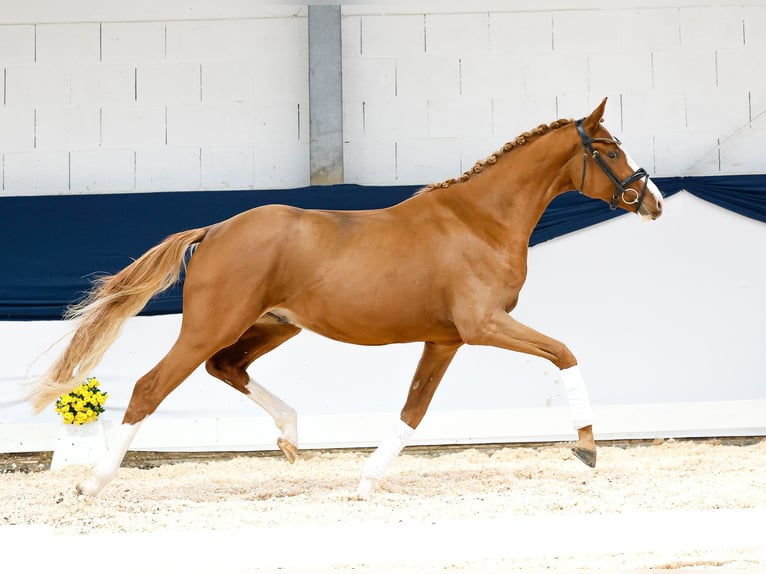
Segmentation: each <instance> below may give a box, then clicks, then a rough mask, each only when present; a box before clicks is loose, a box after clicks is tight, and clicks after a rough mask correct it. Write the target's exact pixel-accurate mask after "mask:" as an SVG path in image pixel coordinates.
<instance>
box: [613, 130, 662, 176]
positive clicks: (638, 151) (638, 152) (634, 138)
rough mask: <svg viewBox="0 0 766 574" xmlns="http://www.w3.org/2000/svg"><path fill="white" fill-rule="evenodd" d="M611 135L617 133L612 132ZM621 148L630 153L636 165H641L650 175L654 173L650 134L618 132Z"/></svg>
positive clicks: (653, 140) (653, 153)
mask: <svg viewBox="0 0 766 574" xmlns="http://www.w3.org/2000/svg"><path fill="white" fill-rule="evenodd" d="M612 133H613V135H617V134H615V133H614V132H612ZM619 138H620V140H621V141H622V148H623V149H624V150H625V151H626V152H627V153H628V154H629V155H630V157H631V159H632V160H633V161H635V162H636V165H639V166H641V167H643V168H644V169H645V170H646V171H647V172H648V173H649V175H651V176H654V175H656V174H655V169H656V165H655V163H656V158H655V149H654V142H655V138H654V136H653V135H652V134H646V133H644V134H637V133H628V134H625V133H622V134H619Z"/></svg>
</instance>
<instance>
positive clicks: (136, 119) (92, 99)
mask: <svg viewBox="0 0 766 574" xmlns="http://www.w3.org/2000/svg"><path fill="white" fill-rule="evenodd" d="M71 8H72V10H71V11H68V12H67V13H66V14H64V13H63V12H61V11H59V10H58V9H57V8H56V6H55V5H54V4H52V3H49V2H42V3H39V4H37V5H35V6H24V7H21V6H19V7H18V8H17V10H15V11H14V10H11V11H10V13H8V14H6V13H4V14H3V15H2V16H0V158H1V159H2V161H1V162H0V172H1V173H0V175H1V176H2V177H1V178H0V181H1V182H2V186H1V189H0V193H1V194H3V195H24V194H66V193H102V192H103V193H112V192H126V191H160V190H201V189H248V188H258V187H263V186H268V187H273V188H280V187H296V186H301V185H308V182H309V163H308V160H307V158H308V137H309V129H308V120H309V113H308V39H307V10H306V7H305V6H294V7H286V6H285V7H273V6H271V7H270V6H263V7H260V8H259V7H257V6H252V7H247V8H245V7H244V6H235V5H233V4H232V5H230V6H229V5H227V6H222V7H220V9H216V10H211V9H208V8H209V7H205V6H197V7H196V8H195V9H194V10H191V11H190V7H189V5H188V3H187V2H183V3H182V2H180V1H176V0H171V1H169V2H165V3H163V4H162V6H157V7H155V8H154V9H153V10H152V11H154V12H156V14H155V15H154V17H153V15H152V13H151V12H152V11H150V12H147V11H146V10H145V9H144V10H140V11H136V10H133V9H132V8H131V7H130V6H129V5H128V4H127V3H126V4H125V5H123V6H118V5H116V4H115V5H109V6H101V5H99V6H94V5H92V3H90V2H89V1H88V0H78V1H77V2H74V3H72V4H71ZM195 14H196V15H198V16H196V17H195ZM5 22H7V23H5ZM259 170H263V173H259Z"/></svg>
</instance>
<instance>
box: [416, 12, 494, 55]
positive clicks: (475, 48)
mask: <svg viewBox="0 0 766 574" xmlns="http://www.w3.org/2000/svg"><path fill="white" fill-rule="evenodd" d="M488 50H489V15H488V14H487V13H483V14H482V13H479V14H428V15H426V52H427V53H429V54H452V55H463V54H470V53H471V52H487V51H488Z"/></svg>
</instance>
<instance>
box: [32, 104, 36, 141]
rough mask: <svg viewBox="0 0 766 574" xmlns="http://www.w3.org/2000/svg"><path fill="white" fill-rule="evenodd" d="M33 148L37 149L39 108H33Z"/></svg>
mask: <svg viewBox="0 0 766 574" xmlns="http://www.w3.org/2000/svg"><path fill="white" fill-rule="evenodd" d="M32 149H37V108H35V109H34V110H32Z"/></svg>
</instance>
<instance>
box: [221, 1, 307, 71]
mask: <svg viewBox="0 0 766 574" xmlns="http://www.w3.org/2000/svg"><path fill="white" fill-rule="evenodd" d="M238 30H239V35H238V36H236V37H235V48H236V57H235V59H249V58H260V59H263V58H267V59H277V60H279V61H282V62H290V63H292V65H297V63H298V62H306V63H308V51H309V44H308V38H309V32H308V30H309V29H308V17H307V16H306V14H305V12H304V13H303V16H301V17H292V18H251V19H248V20H240V21H239V28H238ZM306 69H308V65H307V64H306Z"/></svg>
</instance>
